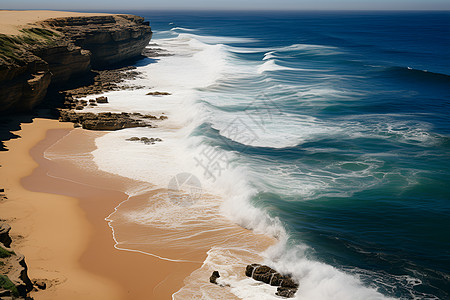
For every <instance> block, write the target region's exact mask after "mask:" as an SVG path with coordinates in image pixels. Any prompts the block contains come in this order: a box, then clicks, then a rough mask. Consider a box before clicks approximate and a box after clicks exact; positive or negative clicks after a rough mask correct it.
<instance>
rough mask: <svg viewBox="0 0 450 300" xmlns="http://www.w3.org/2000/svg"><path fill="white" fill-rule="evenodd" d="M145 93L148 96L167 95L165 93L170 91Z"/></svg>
mask: <svg viewBox="0 0 450 300" xmlns="http://www.w3.org/2000/svg"><path fill="white" fill-rule="evenodd" d="M146 95H149V96H167V95H171V93H168V92H148V93H147V94H146Z"/></svg>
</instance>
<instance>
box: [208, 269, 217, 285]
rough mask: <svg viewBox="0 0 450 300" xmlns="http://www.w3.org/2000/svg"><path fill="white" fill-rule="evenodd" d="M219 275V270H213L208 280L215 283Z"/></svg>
mask: <svg viewBox="0 0 450 300" xmlns="http://www.w3.org/2000/svg"><path fill="white" fill-rule="evenodd" d="M219 277H220V274H219V271H214V272H213V273H212V275H211V277H209V282H211V283H214V284H217V278H219Z"/></svg>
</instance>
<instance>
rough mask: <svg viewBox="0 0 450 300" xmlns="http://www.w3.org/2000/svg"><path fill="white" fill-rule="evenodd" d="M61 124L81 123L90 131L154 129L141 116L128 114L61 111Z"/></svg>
mask: <svg viewBox="0 0 450 300" xmlns="http://www.w3.org/2000/svg"><path fill="white" fill-rule="evenodd" d="M60 121H61V122H72V123H79V124H81V126H82V127H83V128H84V129H89V130H119V129H123V128H134V127H154V126H153V125H152V124H151V123H149V122H148V121H146V120H144V119H140V118H139V116H136V115H130V114H127V113H120V114H117V113H109V112H107V113H99V114H94V113H76V112H73V111H70V110H60Z"/></svg>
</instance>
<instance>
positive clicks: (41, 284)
mask: <svg viewBox="0 0 450 300" xmlns="http://www.w3.org/2000/svg"><path fill="white" fill-rule="evenodd" d="M33 283H34V285H35V286H36V287H37V288H38V289H40V290H45V289H46V288H47V283H46V282H45V281H43V280H34V281H33Z"/></svg>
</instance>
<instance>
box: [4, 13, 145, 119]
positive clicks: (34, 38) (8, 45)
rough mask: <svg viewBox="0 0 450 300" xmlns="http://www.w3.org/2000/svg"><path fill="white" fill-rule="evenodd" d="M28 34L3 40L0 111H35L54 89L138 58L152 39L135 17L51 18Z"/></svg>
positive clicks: (25, 32) (142, 23) (30, 29)
mask: <svg viewBox="0 0 450 300" xmlns="http://www.w3.org/2000/svg"><path fill="white" fill-rule="evenodd" d="M23 33H24V35H23V36H19V37H8V36H0V112H5V111H27V110H30V109H31V108H33V107H34V106H36V105H37V104H38V103H39V102H41V101H42V99H43V98H44V97H45V95H46V93H47V89H48V87H49V86H50V85H61V84H64V83H67V82H70V80H74V79H76V78H79V77H82V76H83V75H86V74H88V73H89V72H90V70H91V68H96V69H102V68H107V67H109V66H111V65H114V64H119V63H121V62H123V61H126V60H129V59H133V58H136V57H138V56H140V55H141V53H142V51H143V50H144V48H145V46H146V45H147V44H148V43H149V41H150V39H151V36H152V31H151V29H150V26H149V24H148V23H147V22H144V19H143V18H141V17H137V16H132V15H110V16H98V17H69V18H56V19H49V20H45V21H42V22H40V23H37V24H35V26H33V27H31V28H29V29H26V30H24V31H23Z"/></svg>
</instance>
